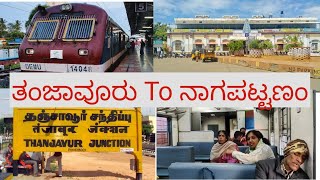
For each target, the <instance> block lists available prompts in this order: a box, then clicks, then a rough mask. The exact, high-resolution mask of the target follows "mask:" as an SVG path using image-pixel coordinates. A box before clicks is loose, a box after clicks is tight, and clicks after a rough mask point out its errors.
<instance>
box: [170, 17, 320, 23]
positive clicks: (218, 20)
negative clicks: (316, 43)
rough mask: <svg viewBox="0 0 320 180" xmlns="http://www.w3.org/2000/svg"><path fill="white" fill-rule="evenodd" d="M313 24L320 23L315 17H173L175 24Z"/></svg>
mask: <svg viewBox="0 0 320 180" xmlns="http://www.w3.org/2000/svg"><path fill="white" fill-rule="evenodd" d="M246 19H248V21H249V23H250V24H314V23H316V24H317V23H320V22H318V19H317V18H315V17H301V18H175V19H174V21H175V24H244V22H245V21H246Z"/></svg>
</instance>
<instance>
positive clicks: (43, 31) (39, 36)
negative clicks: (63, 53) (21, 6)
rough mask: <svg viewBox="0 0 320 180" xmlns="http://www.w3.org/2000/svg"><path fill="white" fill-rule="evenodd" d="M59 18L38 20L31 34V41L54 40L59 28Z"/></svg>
mask: <svg viewBox="0 0 320 180" xmlns="http://www.w3.org/2000/svg"><path fill="white" fill-rule="evenodd" d="M58 24H59V21H58V20H48V21H36V22H35V25H34V26H33V28H32V31H31V33H30V35H29V41H52V40H53V39H54V37H55V36H56V32H57V29H58Z"/></svg>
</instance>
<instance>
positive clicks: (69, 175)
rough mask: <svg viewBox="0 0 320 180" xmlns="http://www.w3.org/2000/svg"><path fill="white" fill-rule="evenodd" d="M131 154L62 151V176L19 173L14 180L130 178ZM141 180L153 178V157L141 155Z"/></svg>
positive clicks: (131, 172) (133, 174)
mask: <svg viewBox="0 0 320 180" xmlns="http://www.w3.org/2000/svg"><path fill="white" fill-rule="evenodd" d="M132 158H133V155H130V154H125V153H97V152H79V153H78V152H72V153H63V158H62V164H63V167H62V169H63V177H62V178H60V177H56V174H55V173H45V174H42V175H41V177H37V178H35V177H33V176H26V175H21V174H19V176H17V177H14V178H13V179H14V180H33V179H35V180H50V179H54V180H60V179H61V180H67V179H68V180H69V179H72V180H96V179H97V180H106V179H108V180H109V179H110V180H132V179H135V177H136V173H135V171H132V170H130V159H132ZM142 166H143V167H142V168H143V177H142V179H143V180H154V179H155V158H153V157H147V156H143V165H142Z"/></svg>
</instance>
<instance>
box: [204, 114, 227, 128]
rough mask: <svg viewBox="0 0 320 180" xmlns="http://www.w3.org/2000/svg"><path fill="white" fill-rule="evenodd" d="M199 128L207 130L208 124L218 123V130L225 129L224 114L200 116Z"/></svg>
mask: <svg viewBox="0 0 320 180" xmlns="http://www.w3.org/2000/svg"><path fill="white" fill-rule="evenodd" d="M201 122H202V123H201V130H203V131H207V130H208V125H215V124H217V125H219V130H225V129H226V127H225V117H224V116H215V117H211V118H204V117H202V118H201Z"/></svg>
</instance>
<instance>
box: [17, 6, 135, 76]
mask: <svg viewBox="0 0 320 180" xmlns="http://www.w3.org/2000/svg"><path fill="white" fill-rule="evenodd" d="M128 39H129V36H128V35H127V34H126V33H125V32H124V30H123V29H122V28H121V27H120V26H119V25H118V24H117V23H116V22H115V21H114V20H113V19H112V18H111V17H110V16H109V15H108V14H107V12H106V11H105V10H104V9H102V8H100V7H98V6H95V5H90V4H80V3H70V4H61V5H56V6H52V7H48V8H44V7H42V6H38V11H37V13H36V14H35V15H34V17H33V18H32V21H31V24H30V26H29V27H28V29H27V32H26V35H25V37H24V38H23V41H22V44H21V45H20V48H19V59H20V65H21V71H32V72H37V71H40V72H84V73H85V72H105V71H106V70H108V69H110V67H112V65H114V64H115V63H117V61H119V59H120V58H121V57H122V56H123V55H124V54H125V52H126V48H125V44H126V42H127V41H128Z"/></svg>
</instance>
